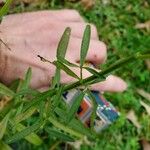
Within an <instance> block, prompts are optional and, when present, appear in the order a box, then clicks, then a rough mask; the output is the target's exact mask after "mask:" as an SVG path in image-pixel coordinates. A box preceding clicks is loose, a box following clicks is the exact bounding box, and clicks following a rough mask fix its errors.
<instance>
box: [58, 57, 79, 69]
mask: <svg viewBox="0 0 150 150" xmlns="http://www.w3.org/2000/svg"><path fill="white" fill-rule="evenodd" d="M59 61H61V62H62V63H63V64H65V65H67V66H70V67H78V68H79V66H78V65H76V64H74V63H71V62H69V61H68V60H66V59H65V58H61V59H59Z"/></svg>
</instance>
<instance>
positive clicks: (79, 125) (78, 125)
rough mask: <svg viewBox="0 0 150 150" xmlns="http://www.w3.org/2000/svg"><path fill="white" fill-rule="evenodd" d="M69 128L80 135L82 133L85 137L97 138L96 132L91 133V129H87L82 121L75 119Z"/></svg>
mask: <svg viewBox="0 0 150 150" xmlns="http://www.w3.org/2000/svg"><path fill="white" fill-rule="evenodd" d="M68 127H70V128H71V129H74V130H76V131H78V132H79V133H82V134H83V135H86V136H87V137H89V138H93V137H95V136H96V135H95V133H94V132H91V131H90V129H89V128H87V127H85V125H84V124H83V123H82V122H81V121H80V120H77V119H76V118H73V119H72V120H71V121H70V122H69V124H68Z"/></svg>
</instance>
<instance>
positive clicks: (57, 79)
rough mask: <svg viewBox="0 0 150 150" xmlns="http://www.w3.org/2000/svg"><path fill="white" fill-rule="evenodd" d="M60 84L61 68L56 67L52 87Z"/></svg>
mask: <svg viewBox="0 0 150 150" xmlns="http://www.w3.org/2000/svg"><path fill="white" fill-rule="evenodd" d="M59 85H60V69H58V68H56V72H55V76H54V77H53V78H52V88H55V87H59Z"/></svg>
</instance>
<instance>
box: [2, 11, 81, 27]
mask: <svg viewBox="0 0 150 150" xmlns="http://www.w3.org/2000/svg"><path fill="white" fill-rule="evenodd" d="M41 18H44V19H45V20H59V21H64V22H66V21H67V22H84V20H83V18H82V17H81V16H80V14H79V13H78V12H77V11H76V10H69V9H63V10H51V11H50V10H48V11H47V10H45V11H37V12H26V13H20V14H13V15H7V16H5V17H3V20H2V25H9V26H10V25H15V24H16V25H17V24H18V21H19V23H20V24H22V23H25V22H30V21H33V20H39V19H41Z"/></svg>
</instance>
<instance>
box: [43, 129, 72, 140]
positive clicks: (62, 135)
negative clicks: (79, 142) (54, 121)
mask: <svg viewBox="0 0 150 150" xmlns="http://www.w3.org/2000/svg"><path fill="white" fill-rule="evenodd" d="M45 131H46V132H48V133H49V134H50V136H52V137H55V138H58V139H59V140H63V141H68V142H73V141H74V139H73V138H72V137H71V136H69V135H67V134H65V133H62V132H61V131H59V130H57V129H53V128H50V127H46V128H45Z"/></svg>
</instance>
